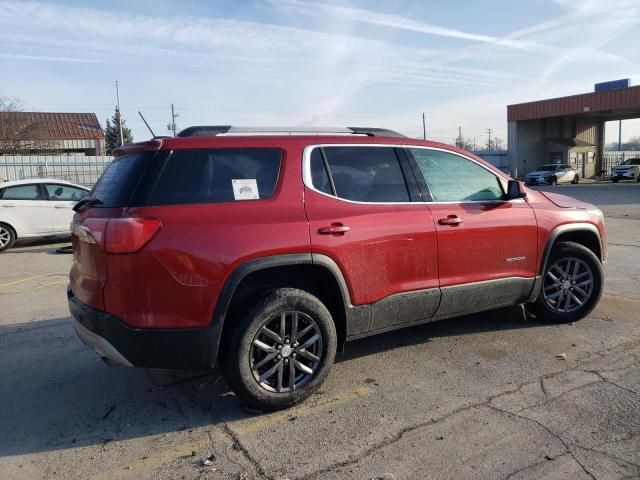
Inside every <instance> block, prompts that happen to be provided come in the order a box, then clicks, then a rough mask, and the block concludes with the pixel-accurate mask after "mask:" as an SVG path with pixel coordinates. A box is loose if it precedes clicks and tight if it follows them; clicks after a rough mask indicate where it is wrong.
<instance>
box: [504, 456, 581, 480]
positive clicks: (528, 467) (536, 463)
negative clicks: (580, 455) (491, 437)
mask: <svg viewBox="0 0 640 480" xmlns="http://www.w3.org/2000/svg"><path fill="white" fill-rule="evenodd" d="M565 455H570V452H568V451H567V452H564V453H561V454H560V455H557V456H555V457H553V458H552V459H551V460H548V459H546V458H545V459H543V460H540V461H539V462H535V463H531V464H529V465H525V466H524V467H521V468H519V469H518V470H516V471H515V472H511V473H510V474H509V475H507V476H506V477H504V480H510V479H511V478H513V477H515V476H516V475H518V474H519V473H522V472H525V471H527V470H529V469H530V468H534V467H537V466H539V465H543V464H545V463H547V462H549V461H553V460H558V459H559V458H562V457H564V456H565Z"/></svg>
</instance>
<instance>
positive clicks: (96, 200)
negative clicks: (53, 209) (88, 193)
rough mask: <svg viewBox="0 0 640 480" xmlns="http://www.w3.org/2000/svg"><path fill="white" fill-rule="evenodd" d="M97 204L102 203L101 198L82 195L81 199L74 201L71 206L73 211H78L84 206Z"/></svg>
mask: <svg viewBox="0 0 640 480" xmlns="http://www.w3.org/2000/svg"><path fill="white" fill-rule="evenodd" d="M97 205H102V200H100V199H99V198H95V197H84V198H83V199H82V200H80V201H79V202H78V203H76V204H75V205H74V206H73V210H74V212H79V211H80V210H82V209H83V208H84V207H93V206H97Z"/></svg>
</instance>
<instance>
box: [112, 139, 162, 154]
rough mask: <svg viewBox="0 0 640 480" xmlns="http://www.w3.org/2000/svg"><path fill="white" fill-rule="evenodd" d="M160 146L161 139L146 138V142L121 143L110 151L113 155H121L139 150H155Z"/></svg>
mask: <svg viewBox="0 0 640 480" xmlns="http://www.w3.org/2000/svg"><path fill="white" fill-rule="evenodd" d="M160 148H162V139H160V138H155V139H153V140H147V141H146V142H138V143H130V144H129V145H122V146H121V147H118V148H116V149H115V150H114V151H113V152H111V153H112V155H113V156H114V157H121V156H123V155H129V154H132V153H139V152H155V151H158V150H160Z"/></svg>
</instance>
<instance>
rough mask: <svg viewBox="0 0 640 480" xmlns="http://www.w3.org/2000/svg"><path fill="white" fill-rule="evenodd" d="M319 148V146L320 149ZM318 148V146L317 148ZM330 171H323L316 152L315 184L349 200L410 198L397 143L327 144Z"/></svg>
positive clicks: (326, 153)
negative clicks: (383, 145) (375, 145)
mask: <svg viewBox="0 0 640 480" xmlns="http://www.w3.org/2000/svg"><path fill="white" fill-rule="evenodd" d="M316 150H318V149H316ZM314 151H315V150H314ZM322 151H323V152H324V155H325V157H326V160H327V165H328V168H329V172H328V174H329V175H330V176H331V177H330V178H331V180H332V183H333V185H330V184H328V182H327V180H328V175H327V172H326V171H325V173H323V172H322V169H321V168H320V165H319V160H318V157H317V156H316V158H315V163H314V158H313V155H312V158H311V161H312V164H311V168H312V181H313V186H314V188H316V189H318V190H320V191H324V192H327V189H330V188H332V187H333V188H335V195H336V196H337V197H339V198H344V199H346V200H353V201H357V202H372V203H396V202H410V201H411V199H410V197H409V190H408V188H407V182H406V180H405V177H404V174H403V171H402V168H401V166H400V161H399V159H398V157H397V155H396V152H395V149H394V148H393V147H338V146H336V147H323V148H322Z"/></svg>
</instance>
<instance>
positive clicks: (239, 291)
mask: <svg viewBox="0 0 640 480" xmlns="http://www.w3.org/2000/svg"><path fill="white" fill-rule="evenodd" d="M281 287H292V288H300V289H302V290H306V291H308V292H309V293H311V294H313V295H315V296H316V297H318V298H319V300H320V301H322V302H323V303H324V304H325V306H326V307H327V309H328V310H329V312H330V313H331V316H332V318H333V321H334V322H335V325H336V331H337V334H338V346H339V347H341V346H342V345H344V343H345V341H346V334H347V325H346V310H347V307H348V306H349V305H350V297H349V291H348V288H347V285H346V282H345V280H344V276H343V275H342V272H341V270H340V268H339V267H338V266H337V264H336V263H335V262H334V261H333V260H332V259H330V258H329V257H327V256H325V255H318V254H311V253H304V254H288V255H276V256H270V257H261V258H257V259H254V260H250V261H248V262H246V263H244V264H242V265H240V266H239V267H237V268H236V269H235V270H234V271H233V272H232V273H231V275H230V276H229V277H228V279H227V281H226V282H225V284H224V286H223V288H222V291H221V293H220V296H219V298H218V301H217V303H216V307H215V310H214V314H213V322H214V324H215V325H221V326H222V331H221V335H220V339H221V340H222V341H220V344H219V347H220V348H219V349H220V350H223V349H224V348H225V344H227V343H228V342H227V341H225V340H226V339H227V338H228V335H230V334H231V332H232V331H233V325H234V322H233V317H234V315H235V313H236V312H239V311H240V308H242V307H243V306H244V305H246V302H250V301H255V299H257V298H260V296H261V295H263V293H264V292H266V291H267V290H271V289H274V288H281ZM218 355H220V353H218Z"/></svg>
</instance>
